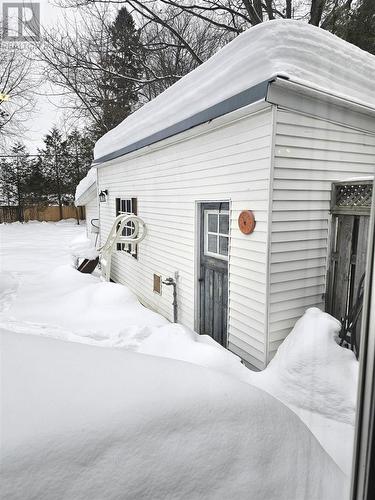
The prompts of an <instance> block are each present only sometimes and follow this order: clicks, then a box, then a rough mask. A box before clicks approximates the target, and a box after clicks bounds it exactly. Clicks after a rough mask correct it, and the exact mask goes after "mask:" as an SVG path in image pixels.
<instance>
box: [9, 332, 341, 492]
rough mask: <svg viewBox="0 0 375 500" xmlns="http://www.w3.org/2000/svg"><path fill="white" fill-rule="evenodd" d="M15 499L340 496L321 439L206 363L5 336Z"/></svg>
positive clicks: (275, 405)
mask: <svg viewBox="0 0 375 500" xmlns="http://www.w3.org/2000/svg"><path fill="white" fill-rule="evenodd" d="M1 348H2V355H3V363H2V368H1V370H2V380H3V393H2V405H3V410H2V419H1V425H2V454H1V455H2V494H3V495H4V498H6V499H7V500H31V499H36V498H37V499H38V500H51V499H54V500H60V499H61V500H62V499H67V498H69V499H74V500H88V499H90V500H103V499H104V498H105V499H107V500H118V499H120V498H121V499H124V500H125V499H132V500H133V499H144V500H147V499H150V500H151V499H152V500H164V499H171V500H178V499H183V500H186V499H189V500H193V499H196V500H198V499H201V500H203V499H204V500H208V499H215V500H222V499H224V498H236V499H248V498H251V500H276V499H277V500H301V499H304V500H337V499H340V500H344V499H345V498H347V493H348V484H347V480H346V479H345V477H344V475H343V474H342V472H341V471H340V470H339V468H338V467H337V466H336V465H335V464H334V462H333V461H332V460H331V459H330V457H329V456H328V455H327V454H326V453H325V452H324V451H323V449H322V448H321V447H320V446H319V444H318V443H317V441H316V440H315V438H314V437H313V435H312V434H311V433H310V432H309V431H308V429H307V428H306V427H305V426H304V425H303V424H302V423H301V422H300V420H299V419H298V417H297V416H295V415H294V414H293V413H292V412H291V411H290V410H288V409H287V408H286V407H285V406H284V405H282V404H281V403H279V402H278V401H277V400H276V399H274V398H272V397H270V396H269V395H268V394H267V393H265V392H264V391H260V390H259V389H257V388H255V387H252V386H250V385H247V384H243V383H241V382H238V381H236V380H234V379H233V378H231V377H226V376H224V375H221V374H219V373H217V372H213V371H210V370H207V369H204V368H201V367H198V366H193V365H190V364H187V363H182V362H178V361H173V360H167V359H163V358H155V357H151V356H142V355H140V354H137V353H131V352H128V351H124V350H119V349H100V348H97V347H93V346H86V345H79V344H73V343H70V342H62V341H58V340H55V339H48V338H43V337H35V336H30V335H21V334H15V333H9V332H3V333H2V335H1Z"/></svg>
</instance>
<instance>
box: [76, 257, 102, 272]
mask: <svg viewBox="0 0 375 500" xmlns="http://www.w3.org/2000/svg"><path fill="white" fill-rule="evenodd" d="M98 262H99V257H96V259H93V260H89V259H84V260H83V261H82V262H81V264H80V265H79V266H78V271H79V272H80V273H85V274H91V273H92V272H93V271H94V269H95V268H96V266H97V265H98Z"/></svg>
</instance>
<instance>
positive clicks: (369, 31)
mask: <svg viewBox="0 0 375 500" xmlns="http://www.w3.org/2000/svg"><path fill="white" fill-rule="evenodd" d="M343 38H345V39H346V40H347V41H348V42H350V43H352V44H354V45H357V46H358V47H360V48H361V49H363V50H366V51H367V52H370V53H371V54H375V0H360V2H359V3H357V4H356V8H355V10H354V11H353V12H352V14H351V15H350V17H349V19H348V22H347V26H346V35H344V37H343Z"/></svg>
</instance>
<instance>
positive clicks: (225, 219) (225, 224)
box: [219, 214, 229, 253]
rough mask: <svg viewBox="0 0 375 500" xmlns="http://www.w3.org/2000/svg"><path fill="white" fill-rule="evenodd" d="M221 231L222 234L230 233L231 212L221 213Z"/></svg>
mask: <svg viewBox="0 0 375 500" xmlns="http://www.w3.org/2000/svg"><path fill="white" fill-rule="evenodd" d="M219 233H220V234H228V233H229V214H220V215H219ZM220 253H221V252H220Z"/></svg>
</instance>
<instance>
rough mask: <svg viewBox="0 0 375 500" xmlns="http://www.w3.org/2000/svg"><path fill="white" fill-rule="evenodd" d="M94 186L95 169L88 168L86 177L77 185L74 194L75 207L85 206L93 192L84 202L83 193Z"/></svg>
mask: <svg viewBox="0 0 375 500" xmlns="http://www.w3.org/2000/svg"><path fill="white" fill-rule="evenodd" d="M95 184H96V168H93V167H92V168H90V170H89V171H88V172H87V175H86V177H84V178H83V179H82V180H81V182H80V183H79V184H78V186H77V187H76V194H75V204H76V206H77V207H78V206H80V205H85V204H86V203H87V201H89V200H90V199H91V198H92V197H93V196H94V195H95V191H94V190H92V192H93V194H92V196H91V195H90V196H89V197H87V198H88V199H87V200H86V199H85V198H86V197H85V196H84V195H85V193H87V191H88V190H89V189H90V188H91V187H94V186H95Z"/></svg>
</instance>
